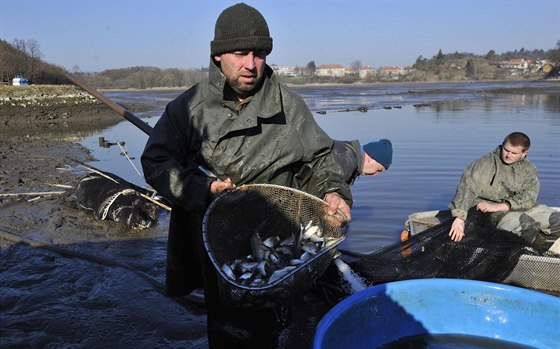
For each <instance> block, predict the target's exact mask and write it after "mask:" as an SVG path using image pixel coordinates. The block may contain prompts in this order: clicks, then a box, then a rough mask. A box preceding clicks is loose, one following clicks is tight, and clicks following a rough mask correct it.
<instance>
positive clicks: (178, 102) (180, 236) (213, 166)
mask: <svg viewBox="0 0 560 349" xmlns="http://www.w3.org/2000/svg"><path fill="white" fill-rule="evenodd" d="M271 51H272V38H271V37H270V33H269V28H268V25H267V23H266V21H265V19H264V17H263V16H262V15H261V13H260V12H259V11H257V10H256V9H254V8H253V7H250V6H248V5H246V4H243V3H239V4H236V5H233V6H231V7H229V8H227V9H225V10H224V11H223V12H222V13H221V14H220V15H219V17H218V19H217V21H216V27H215V32H214V40H212V42H211V43H210V54H211V55H210V57H211V62H210V66H209V74H208V78H207V79H204V80H202V81H201V82H199V83H198V84H196V85H195V86H193V87H191V88H190V89H188V90H187V91H185V92H183V93H182V94H181V95H180V96H178V97H177V98H175V99H174V100H173V101H171V102H170V103H169V104H168V105H167V107H166V108H165V112H164V113H163V115H162V116H161V117H160V119H159V120H158V122H157V124H156V125H155V127H154V129H153V131H152V133H151V134H150V138H149V139H148V142H147V144H146V147H145V149H144V152H143V154H142V166H143V170H144V175H145V178H146V181H147V183H149V184H150V185H151V186H152V187H153V188H154V189H155V190H156V191H157V192H158V193H159V194H161V195H162V196H164V197H165V198H166V199H168V200H169V201H170V202H172V204H173V208H172V211H171V219H170V223H169V236H168V246H167V264H166V285H165V286H166V294H167V295H168V296H173V297H180V296H185V295H188V294H189V293H191V292H192V291H193V290H195V289H200V288H204V296H205V304H206V314H207V328H208V345H209V347H210V348H211V349H215V348H267V349H272V348H276V347H277V346H278V344H279V336H280V332H281V331H282V330H283V329H284V328H286V326H287V325H288V324H289V321H290V314H291V312H292V310H293V309H294V307H293V299H290V300H288V301H283V302H282V303H278V302H277V301H276V300H275V299H271V300H270V302H276V303H274V306H273V307H270V308H264V309H260V308H256V307H255V306H254V305H253V304H251V303H249V302H250V301H251V300H250V299H249V300H245V301H244V304H242V305H241V307H232V306H231V305H230V304H229V303H228V299H224V297H227V295H226V296H224V295H223V294H220V292H219V287H218V285H219V282H220V280H221V279H218V275H217V271H216V267H215V266H214V265H213V264H212V261H211V260H210V257H209V255H208V252H207V251H206V249H205V247H204V242H203V236H202V221H203V218H204V213H205V212H206V209H207V208H208V206H209V205H210V203H211V202H212V200H213V199H214V198H215V197H216V196H217V195H219V194H220V193H221V192H223V191H226V190H232V189H235V188H236V187H237V186H238V185H243V184H252V183H266V184H274V185H281V186H287V187H291V188H294V189H297V190H301V191H305V192H307V193H309V194H311V195H314V196H316V197H318V198H321V199H323V200H325V201H326V202H327V203H328V205H329V207H328V208H327V213H328V214H334V213H335V212H337V210H339V211H340V212H342V213H343V214H344V215H345V216H346V217H347V218H348V220H350V219H351V215H350V205H351V203H352V194H351V192H350V187H349V185H348V184H347V183H346V182H345V181H344V179H343V171H342V168H341V167H340V166H339V165H338V164H337V163H336V162H335V160H334V158H333V156H332V155H331V149H332V148H333V140H332V139H331V138H330V137H329V136H328V135H327V134H326V133H325V132H324V131H323V130H322V129H321V128H320V127H319V126H318V125H317V123H316V122H315V119H314V118H313V115H312V114H311V111H310V110H309V108H308V107H307V105H306V104H305V102H304V101H303V99H302V98H301V96H299V95H298V94H297V93H295V92H294V91H293V90H291V89H290V88H288V87H287V86H286V85H284V84H282V83H281V82H280V81H279V79H278V77H277V75H276V74H275V73H274V71H273V70H272V68H271V67H270V66H268V65H267V64H266V59H267V55H268V54H269V53H270V52H271ZM247 214H250V212H247ZM341 223H342V222H341ZM231 234H232V239H235V238H236V237H235V234H236V232H235V231H231ZM228 243H229V241H228V240H227V239H224V244H228ZM247 243H249V242H247ZM240 257H241V256H240ZM309 286H310V285H309ZM247 308H249V309H247ZM255 308H256V309H255ZM311 325H312V324H311ZM311 325H310V326H311ZM315 325H316V324H315ZM311 327H313V326H311ZM313 328H314V327H313ZM297 330H298V331H295V332H293V333H296V332H297V333H300V332H299V331H300V330H302V329H297ZM311 331H312V330H309V332H311ZM290 333H292V332H290ZM300 337H301V336H300ZM300 337H297V338H298V339H296V340H297V341H298V342H301V341H302V340H307V341H309V339H310V338H309V337H310V336H307V337H304V338H300ZM299 344H301V345H302V346H303V345H306V344H308V345H306V346H310V345H311V343H299Z"/></svg>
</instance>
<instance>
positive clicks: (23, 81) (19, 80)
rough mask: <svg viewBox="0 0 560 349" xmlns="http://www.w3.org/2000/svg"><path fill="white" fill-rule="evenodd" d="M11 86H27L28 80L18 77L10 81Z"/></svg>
mask: <svg viewBox="0 0 560 349" xmlns="http://www.w3.org/2000/svg"><path fill="white" fill-rule="evenodd" d="M12 85H14V86H27V85H29V80H27V79H26V78H24V77H23V76H22V75H18V76H16V77H15V78H13V79H12Z"/></svg>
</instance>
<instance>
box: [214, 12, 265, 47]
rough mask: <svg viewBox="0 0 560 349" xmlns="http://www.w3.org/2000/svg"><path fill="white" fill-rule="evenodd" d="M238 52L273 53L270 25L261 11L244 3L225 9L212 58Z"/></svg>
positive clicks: (218, 25) (217, 28)
mask: <svg viewBox="0 0 560 349" xmlns="http://www.w3.org/2000/svg"><path fill="white" fill-rule="evenodd" d="M237 50H255V51H264V52H265V53H266V54H267V55H269V54H270V52H272V38H271V37H270V33H269V31H268V24H266V20H265V19H264V17H263V16H262V15H261V13H260V12H259V11H257V10H256V9H254V8H252V7H251V6H248V5H246V4H244V3H242V2H241V3H239V4H237V5H233V6H232V7H229V8H227V9H225V10H224V11H223V12H222V13H221V14H220V17H218V20H217V21H216V27H215V29H214V40H213V41H212V42H211V43H210V56H212V57H214V56H218V55H220V54H222V53H225V52H233V51H237Z"/></svg>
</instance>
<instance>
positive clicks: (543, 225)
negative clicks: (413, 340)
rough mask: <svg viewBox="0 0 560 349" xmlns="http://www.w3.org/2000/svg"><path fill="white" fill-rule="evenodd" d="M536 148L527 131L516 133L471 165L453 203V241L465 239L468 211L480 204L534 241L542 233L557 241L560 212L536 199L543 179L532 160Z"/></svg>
mask: <svg viewBox="0 0 560 349" xmlns="http://www.w3.org/2000/svg"><path fill="white" fill-rule="evenodd" d="M530 146H531V140H530V139H529V137H528V136H527V135H526V134H524V133H522V132H513V133H511V134H509V135H507V136H506V137H505V139H504V141H503V142H502V144H501V145H500V146H498V147H497V148H496V149H495V150H494V151H493V152H490V153H488V154H486V155H484V156H483V157H481V158H479V159H478V160H475V161H474V162H472V163H471V164H470V165H468V166H467V168H466V169H465V171H464V172H463V176H462V177H461V180H460V182H459V185H458V187H457V192H456V194H455V197H454V198H453V200H452V201H451V203H450V204H449V208H450V209H451V214H452V216H453V217H454V220H453V223H452V225H451V229H450V231H449V236H450V237H451V240H453V241H461V239H463V237H464V235H465V220H466V219H467V211H468V210H469V208H471V207H474V206H476V209H477V210H479V211H481V212H485V213H489V214H490V219H491V220H492V222H493V223H494V224H496V227H497V228H498V229H503V230H507V231H511V232H512V233H514V234H516V235H519V236H521V237H522V238H523V239H525V240H526V241H528V242H529V243H533V242H535V239H536V238H537V236H540V237H544V239H545V240H546V244H547V245H551V244H552V243H554V241H555V240H556V239H557V238H558V237H560V212H559V211H556V210H554V209H552V208H549V207H547V206H545V205H538V204H537V203H536V202H537V197H538V195H539V190H540V182H539V178H538V176H537V169H536V168H535V166H534V165H533V164H532V163H531V162H530V161H529V160H528V159H527V155H528V154H529V147H530ZM541 232H542V233H543V235H542V236H541V235H540V234H539V233H541Z"/></svg>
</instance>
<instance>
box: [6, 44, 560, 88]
mask: <svg viewBox="0 0 560 349" xmlns="http://www.w3.org/2000/svg"><path fill="white" fill-rule="evenodd" d="M509 59H525V60H531V61H539V60H540V61H543V60H546V61H549V62H552V63H553V64H554V65H555V70H554V71H552V73H548V75H547V74H545V72H543V71H539V70H538V69H533V70H527V71H523V72H522V73H520V74H513V75H512V74H511V72H508V71H507V70H506V69H500V67H499V62H502V61H507V60H509ZM351 65H352V67H359V66H360V65H361V63H360V61H359V60H354V61H353V62H352V63H351ZM309 66H313V67H314V66H315V64H314V62H309V63H307V67H309ZM559 66H560V41H558V42H557V43H556V47H555V48H554V49H550V50H543V49H535V50H526V49H524V48H521V49H519V50H514V51H508V52H504V53H496V52H495V51H494V50H491V51H489V52H488V53H487V54H486V55H475V54H472V53H459V52H454V53H444V52H442V51H441V50H439V51H438V52H437V53H435V54H434V56H433V57H431V58H424V57H422V56H419V57H418V58H417V60H416V62H415V63H414V64H413V65H412V66H411V67H410V69H409V71H408V72H407V74H402V75H398V76H396V77H395V76H393V77H391V79H387V77H386V76H385V75H381V74H380V73H379V72H380V71H381V69H379V70H378V73H375V74H368V75H367V76H366V77H361V78H360V77H358V76H357V75H355V76H352V75H350V76H344V77H340V78H330V77H329V78H326V77H318V76H315V75H314V74H313V71H312V70H310V69H304V70H302V71H305V72H306V73H304V74H301V75H298V76H282V75H281V79H283V80H284V81H285V82H288V83H293V84H306V83H322V82H325V83H333V82H335V83H356V82H363V83H371V82H385V81H391V82H395V81H402V82H434V81H474V80H508V79H539V78H546V77H553V78H558V70H559V68H558V67H559ZM73 73H74V74H75V75H77V76H79V77H80V78H81V79H83V80H84V81H86V82H87V83H89V84H90V85H92V86H94V87H96V88H104V89H114V88H121V89H122V88H139V89H145V88H164V87H189V86H192V85H194V84H195V83H197V82H198V81H200V80H202V79H203V78H205V77H206V76H207V75H208V71H207V69H204V68H202V69H179V68H172V69H160V68H157V67H148V66H139V67H130V68H121V69H107V70H104V71H102V72H80V71H79V68H77V67H75V69H74V72H73ZM66 74H67V71H66V70H65V69H64V68H62V67H59V66H57V65H54V64H50V63H47V62H45V61H44V60H43V54H42V52H41V48H40V44H39V43H38V42H37V41H36V40H34V39H28V40H23V39H15V40H14V41H13V42H12V43H9V42H7V41H4V40H1V39H0V83H4V84H7V83H10V81H11V79H12V78H14V77H15V76H18V75H23V76H25V77H26V78H27V79H28V80H29V81H30V82H31V83H32V84H69V83H70V81H69V80H68V79H67V78H66Z"/></svg>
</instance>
